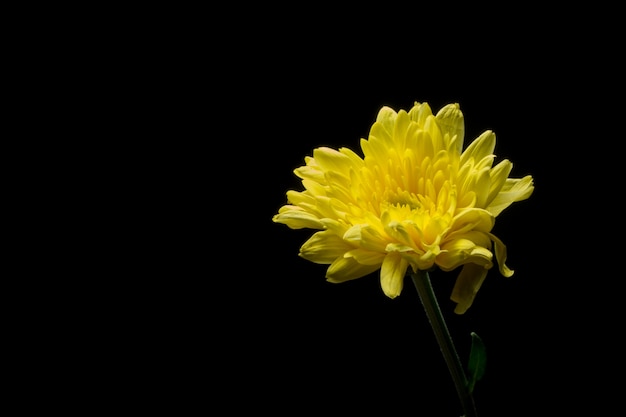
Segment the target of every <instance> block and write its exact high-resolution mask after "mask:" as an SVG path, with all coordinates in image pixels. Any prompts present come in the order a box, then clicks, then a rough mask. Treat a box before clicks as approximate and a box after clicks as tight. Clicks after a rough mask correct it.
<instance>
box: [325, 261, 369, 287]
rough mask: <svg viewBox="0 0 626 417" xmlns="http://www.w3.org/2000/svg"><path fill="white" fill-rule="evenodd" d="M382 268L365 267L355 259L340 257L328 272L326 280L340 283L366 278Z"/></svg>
mask: <svg viewBox="0 0 626 417" xmlns="http://www.w3.org/2000/svg"><path fill="white" fill-rule="evenodd" d="M378 268H380V265H363V264H360V263H358V262H357V261H356V260H355V259H354V258H351V257H349V258H345V257H340V258H337V259H335V260H334V261H333V263H332V264H331V265H330V266H329V267H328V270H327V271H326V280H327V281H328V282H332V283H340V282H345V281H350V280H353V279H357V278H361V277H364V276H365V275H368V274H371V273H372V272H374V271H376V270H377V269H378Z"/></svg>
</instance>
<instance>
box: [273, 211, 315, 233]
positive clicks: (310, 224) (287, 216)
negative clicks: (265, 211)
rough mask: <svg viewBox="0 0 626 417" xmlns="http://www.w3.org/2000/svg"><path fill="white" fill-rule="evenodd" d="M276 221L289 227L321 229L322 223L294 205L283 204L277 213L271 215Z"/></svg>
mask: <svg viewBox="0 0 626 417" xmlns="http://www.w3.org/2000/svg"><path fill="white" fill-rule="evenodd" d="M272 220H273V221H274V222H276V223H282V224H286V225H287V226H288V227H289V228H290V229H305V228H309V229H323V228H324V225H323V224H322V223H321V222H320V219H318V218H317V216H315V215H314V214H311V213H309V212H307V211H304V210H302V209H301V208H300V207H296V206H290V205H287V206H283V207H281V208H280V210H279V211H278V214H276V215H274V217H272Z"/></svg>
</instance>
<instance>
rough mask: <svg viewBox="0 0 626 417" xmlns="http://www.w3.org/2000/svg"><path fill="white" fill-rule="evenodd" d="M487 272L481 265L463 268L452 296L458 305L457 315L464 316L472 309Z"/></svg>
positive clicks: (470, 265)
mask: <svg viewBox="0 0 626 417" xmlns="http://www.w3.org/2000/svg"><path fill="white" fill-rule="evenodd" d="M487 272H488V270H487V269H485V268H483V267H482V266H480V265H475V264H467V265H465V266H463V269H462V270H461V273H460V274H459V276H458V278H457V279H456V283H455V284H454V288H453V289H452V295H451V296H450V299H451V300H452V301H454V302H455V303H457V306H456V308H455V309H454V312H455V313H456V314H464V313H465V312H466V311H467V309H468V308H470V306H471V305H472V303H473V302H474V298H475V297H476V293H477V292H478V290H479V289H480V286H481V285H482V284H483V281H484V280H485V277H486V276H487Z"/></svg>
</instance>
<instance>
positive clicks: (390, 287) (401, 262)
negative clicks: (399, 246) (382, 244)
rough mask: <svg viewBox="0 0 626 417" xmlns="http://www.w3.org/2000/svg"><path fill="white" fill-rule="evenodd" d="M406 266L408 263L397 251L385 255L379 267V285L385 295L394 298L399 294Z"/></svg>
mask: <svg viewBox="0 0 626 417" xmlns="http://www.w3.org/2000/svg"><path fill="white" fill-rule="evenodd" d="M408 266H409V263H408V262H407V261H406V260H405V259H404V258H403V257H402V256H401V255H400V254H399V253H397V252H392V253H390V254H388V255H387V256H385V260H384V261H383V264H382V267H381V269H380V285H381V287H382V289H383V292H384V293H385V295H386V296H387V297H389V298H396V297H397V296H398V295H400V292H402V287H403V286H404V276H405V275H406V269H407V267H408Z"/></svg>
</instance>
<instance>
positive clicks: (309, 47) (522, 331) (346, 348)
mask: <svg viewBox="0 0 626 417" xmlns="http://www.w3.org/2000/svg"><path fill="white" fill-rule="evenodd" d="M344 18H346V16H344ZM374 21H375V19H374V20H373V21H372V22H374ZM306 22H308V23H306ZM306 22H304V21H302V20H299V19H298V20H293V19H291V20H286V21H285V22H282V21H281V22H280V23H279V24H275V25H268V26H264V27H262V28H258V30H254V31H252V32H245V31H244V32H242V33H243V34H244V36H240V37H237V36H238V35H241V34H242V33H239V32H238V31H237V30H234V31H222V30H218V31H215V33H214V37H213V38H212V41H211V42H209V45H210V47H208V48H207V47H206V45H204V44H203V48H201V49H200V50H195V49H193V48H192V49H193V51H192V52H193V53H192V54H190V55H192V56H193V59H192V60H191V61H190V64H189V65H188V66H185V67H183V70H181V71H180V73H184V72H185V71H186V70H187V69H188V70H189V71H190V73H191V74H192V76H191V78H190V79H191V80H192V81H188V80H187V81H186V80H185V78H184V74H183V76H180V79H181V82H180V89H181V90H184V91H185V94H184V97H185V99H187V98H188V100H181V101H180V102H176V103H170V105H171V106H172V107H176V106H177V105H180V107H179V108H178V110H179V111H180V112H181V114H182V115H183V116H182V118H183V120H182V121H181V123H180V125H179V126H177V127H176V128H177V129H174V132H175V133H176V135H177V136H176V137H181V138H184V139H181V140H183V141H184V143H186V144H187V143H188V144H189V147H188V149H184V150H183V152H182V153H180V154H178V155H176V156H177V157H178V158H180V159H179V160H178V161H176V167H177V168H178V167H179V166H180V167H183V168H182V170H181V171H182V172H183V173H184V176H186V178H184V179H183V180H182V181H181V182H180V183H176V184H173V188H175V189H177V187H179V188H178V189H177V190H176V192H177V193H178V194H179V195H180V199H179V200H176V199H175V201H176V202H179V201H185V204H181V206H180V207H178V209H177V211H176V213H177V215H180V217H179V221H180V226H179V227H180V231H181V233H182V236H183V237H181V238H180V240H178V241H176V242H175V243H174V244H175V245H179V246H178V247H177V248H176V250H177V253H182V255H181V258H180V259H178V261H179V262H178V264H177V265H175V266H174V267H173V269H172V273H171V274H169V276H168V277H167V278H166V279H165V281H164V285H163V288H161V289H160V290H159V291H162V292H163V294H164V295H162V297H163V298H160V299H159V300H157V303H162V304H160V307H159V311H160V312H161V313H162V320H163V322H162V323H163V327H162V328H161V329H157V330H155V331H156V332H157V333H158V334H161V333H159V332H163V333H162V338H163V339H164V340H167V342H166V344H165V346H169V347H171V351H167V350H166V349H164V350H163V353H164V356H165V357H166V358H168V359H166V361H165V363H166V365H165V366H166V367H167V369H168V371H169V372H171V374H172V375H173V377H172V378H167V377H166V378H162V377H157V379H158V380H161V381H165V386H167V387H170V386H171V387H175V388H174V389H177V390H178V391H179V392H181V393H183V394H182V395H183V396H182V398H181V397H179V396H175V399H176V401H175V402H176V403H177V404H193V405H194V406H200V407H206V408H212V407H214V406H216V404H221V406H223V407H226V409H227V410H228V412H229V414H236V413H244V414H246V413H248V412H249V411H250V410H254V413H255V414H256V413H262V412H263V413H270V414H275V415H289V416H292V415H294V416H297V415H303V414H309V413H311V414H323V415H358V414H361V413H363V412H368V413H376V414H383V415H386V416H395V415H398V416H400V415H424V416H432V417H439V416H441V417H447V416H458V415H460V414H461V409H460V406H459V402H458V399H457V397H456V393H455V388H454V386H453V384H452V380H451V378H450V376H449V374H448V371H447V368H446V365H445V362H444V360H443V357H442V355H441V353H440V351H439V348H438V346H437V344H436V341H435V339H434V335H433V333H432V330H431V328H430V327H429V324H428V321H427V319H426V317H425V314H424V311H423V309H422V306H421V305H420V302H419V299H418V297H417V294H416V292H415V289H414V287H413V286H412V283H411V282H410V281H407V282H405V288H404V290H403V292H402V294H401V295H400V296H399V297H397V298H396V299H394V300H391V299H388V298H387V297H386V296H385V295H384V294H383V292H382V290H381V288H380V283H379V276H378V272H377V273H374V274H371V275H369V276H367V277H363V278H361V279H358V280H354V281H351V282H347V283H343V284H330V283H328V282H326V281H325V278H324V275H325V270H326V266H324V265H316V264H313V263H310V262H308V261H305V260H303V259H301V258H299V257H298V255H297V254H298V250H299V247H300V246H301V245H302V243H304V242H305V241H306V240H307V239H308V238H309V237H310V235H311V234H312V233H313V231H309V230H291V229H289V228H288V227H287V226H285V225H282V224H275V223H273V222H272V216H273V215H274V214H276V212H277V211H278V209H279V208H280V207H281V206H282V205H283V204H285V203H286V195H285V194H286V192H287V191H288V190H290V189H294V190H301V189H302V188H301V185H300V182H299V180H298V178H297V177H296V176H295V175H294V174H293V170H294V169H295V168H297V167H299V166H301V165H303V164H304V157H305V156H307V155H311V154H312V151H313V149H315V148H317V147H320V146H329V147H332V148H338V147H348V148H351V149H352V150H354V151H356V152H357V153H359V154H360V153H361V152H360V148H359V140H360V139H361V138H366V137H367V135H368V132H369V128H370V127H371V125H372V123H373V122H374V120H375V118H376V114H377V113H378V110H379V109H380V107H381V106H383V105H388V106H391V107H392V108H394V109H396V110H399V109H406V110H408V109H409V108H410V107H411V106H412V105H413V103H414V102H415V101H419V102H428V103H429V104H430V105H431V108H432V109H433V111H434V112H436V111H437V110H438V109H440V108H441V107H442V106H444V105H446V104H448V103H453V102H458V103H459V104H460V107H461V110H462V111H463V113H464V116H465V132H466V139H465V144H466V146H467V144H469V143H470V141H471V140H473V139H474V138H475V137H477V136H478V135H480V134H481V133H482V132H483V131H485V130H487V129H491V130H493V131H494V132H495V133H496V137H497V141H496V148H495V154H496V156H497V158H496V162H498V161H500V160H501V159H504V158H507V159H510V160H511V161H512V162H513V171H512V173H511V176H512V177H518V178H519V177H523V176H525V175H527V174H530V175H532V176H533V177H534V181H535V191H534V193H533V195H532V196H531V197H530V198H529V199H528V200H525V201H522V202H517V203H514V204H513V205H512V206H510V207H509V208H507V209H506V210H505V211H504V212H503V213H501V214H500V215H499V216H498V217H497V220H496V225H495V227H494V230H493V232H494V233H495V234H496V235H497V236H498V237H499V238H501V239H502V240H503V241H504V243H505V244H506V245H507V248H508V259H507V264H508V266H509V267H510V268H512V269H514V270H515V274H514V276H513V277H511V278H504V277H502V276H500V274H499V273H498V271H497V270H496V269H493V270H492V271H490V273H489V275H488V277H487V279H486V281H485V282H484V284H483V286H482V288H481V290H480V292H479V293H478V296H477V298H476V300H475V302H474V305H473V306H472V307H471V308H470V310H469V311H468V312H467V313H466V314H464V315H460V316H459V315H455V314H454V313H453V309H454V303H453V302H451V301H450V300H449V295H450V292H451V288H452V286H453V285H454V280H455V278H456V273H457V272H458V271H455V272H451V273H440V272H434V273H432V275H431V277H432V280H433V285H434V287H435V291H436V293H437V295H438V297H439V300H440V306H441V308H442V310H443V313H444V315H445V317H446V319H447V322H448V325H449V329H450V332H451V334H452V336H453V338H454V340H455V343H456V345H457V350H458V353H459V355H460V358H461V360H462V362H463V363H467V358H468V354H469V344H470V332H472V331H474V332H477V333H478V334H479V335H480V337H481V338H482V339H483V341H484V342H485V344H486V348H487V355H488V356H487V368H486V374H485V376H484V378H483V380H482V381H480V382H479V383H478V384H477V386H476V390H475V400H476V404H477V408H478V414H479V416H481V417H489V416H528V415H544V414H545V415H566V413H567V412H571V411H573V410H581V409H583V408H584V409H586V410H588V411H592V412H593V413H594V415H595V412H596V411H597V410H595V409H596V408H597V407H598V406H602V405H603V404H606V402H605V400H606V399H607V398H610V397H611V396H612V394H611V392H610V391H607V390H603V391H601V392H600V394H598V393H597V391H594V394H593V395H592V394H590V393H591V392H592V390H593V387H597V386H598V384H599V383H601V382H605V381H606V380H605V379H604V377H601V376H600V375H601V374H602V372H604V371H605V370H606V368H605V367H604V366H601V365H600V364H599V363H600V361H599V358H600V356H599V355H598V354H597V352H598V350H597V347H598V346H602V348H605V347H606V348H607V349H608V348H609V347H613V346H615V341H614V340H613V339H614V334H613V333H612V332H611V331H610V330H609V331H607V325H606V324H604V323H605V322H603V321H602V320H599V319H598V315H597V314H595V313H597V312H598V310H599V309H601V308H602V307H601V306H603V305H604V304H605V303H603V302H600V303H599V304H598V302H597V301H598V299H600V298H601V297H602V295H600V294H601V293H600V291H601V290H602V286H598V285H590V284H589V282H590V280H600V281H601V282H605V281H604V280H603V277H604V276H603V275H601V274H599V270H598V269H599V268H598V265H600V264H602V262H600V261H599V258H600V257H601V255H598V254H597V252H595V251H594V248H597V247H598V246H602V245H603V243H602V239H601V238H600V237H599V230H600V229H603V228H604V226H601V224H602V223H603V221H604V220H603V219H602V216H601V215H600V216H599V215H597V214H596V215H590V211H593V210H595V207H596V206H597V200H594V198H598V197H599V195H601V193H602V191H600V190H599V188H598V186H597V184H595V183H593V182H592V181H593V180H592V179H591V178H593V173H594V172H595V171H597V170H598V168H599V167H600V166H602V163H601V162H600V161H598V158H597V157H594V156H596V155H597V154H598V152H596V151H594V150H593V149H592V148H593V146H594V145H595V144H596V143H597V139H596V138H597V136H598V125H601V124H602V123H601V122H600V121H599V119H594V117H593V116H591V115H592V114H596V113H600V112H601V111H602V110H601V109H602V107H603V104H602V103H603V98H602V97H603V94H605V93H606V92H607V91H609V90H608V88H607V87H606V86H605V84H603V80H602V78H601V77H597V76H596V75H595V74H589V73H587V71H586V70H583V69H581V60H586V61H593V60H594V59H596V58H597V56H598V55H600V53H599V52H598V51H597V50H596V49H595V48H593V47H591V46H589V45H588V44H587V43H585V42H584V41H585V39H584V36H583V35H582V34H579V33H578V31H575V30H572V31H570V32H568V35H569V36H565V35H564V32H558V33H557V32H555V33H552V32H551V28H552V27H553V26H552V20H550V19H549V18H546V20H541V21H534V26H533V29H534V30H535V31H536V30H541V31H542V36H539V38H536V40H532V39H531V38H529V37H528V36H526V35H527V34H528V30H529V29H528V26H527V25H520V26H516V27H513V28H510V27H508V23H503V22H499V23H496V22H490V23H495V24H496V26H492V25H490V24H486V23H485V22H483V21H481V22H480V24H484V26H480V27H478V26H479V22H477V26H476V27H471V28H468V29H464V30H459V31H456V32H453V33H449V32H447V31H446V28H447V26H446V25H442V26H441V27H439V26H435V27H429V28H428V29H422V30H420V29H419V28H420V26H419V24H418V21H414V22H411V24H410V25H409V23H406V24H407V26H405V27H404V28H405V29H407V28H415V29H412V30H408V32H409V33H404V32H402V33H394V32H392V31H389V30H387V31H382V30H379V29H377V28H376V26H375V25H373V26H372V25H370V24H369V23H367V24H366V23H363V21H362V20H358V19H356V20H353V21H351V23H352V25H350V28H351V29H347V28H346V21H345V20H342V19H340V18H338V19H337V20H334V19H330V18H328V17H327V16H324V17H323V18H322V17H320V18H318V19H315V18H313V19H312V20H310V21H309V20H307V21H306ZM474 29H476V30H478V33H474V32H472V31H473V30H474ZM470 32H471V33H472V34H473V36H467V35H468V34H469V33H470ZM443 35H445V36H443ZM535 35H536V32H535ZM533 39H535V38H533ZM226 40H229V41H230V43H229V42H226ZM204 60H208V61H209V64H208V65H206V62H205V61H204ZM200 62H204V64H202V65H199V64H198V65H199V66H196V63H200ZM596 62H597V61H596ZM607 65H608V64H607ZM611 120H612V119H611ZM178 128H179V129H180V130H178ZM605 152H606V151H605ZM594 201H596V203H594ZM185 210H189V213H186V212H185ZM170 244H172V243H171V242H170ZM598 275H600V277H598ZM599 306H600V307H599ZM605 317H610V316H605ZM165 375H169V374H168V373H167V372H166V373H165ZM171 379H175V380H176V382H173V381H172V380H171ZM177 384H179V385H177ZM603 385H605V384H603Z"/></svg>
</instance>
